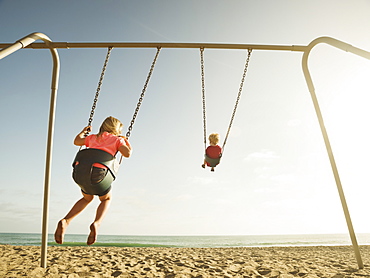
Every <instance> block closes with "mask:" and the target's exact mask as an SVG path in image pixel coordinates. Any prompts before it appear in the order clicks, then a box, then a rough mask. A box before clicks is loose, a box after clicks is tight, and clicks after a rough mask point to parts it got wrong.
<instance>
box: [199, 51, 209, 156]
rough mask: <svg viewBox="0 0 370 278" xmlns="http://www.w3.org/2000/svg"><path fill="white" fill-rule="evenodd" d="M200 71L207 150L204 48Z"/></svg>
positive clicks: (201, 54) (201, 53)
mask: <svg viewBox="0 0 370 278" xmlns="http://www.w3.org/2000/svg"><path fill="white" fill-rule="evenodd" d="M200 69H201V76H202V99H203V133H204V149H206V148H207V126H206V123H207V118H206V94H205V85H204V47H201V48H200Z"/></svg>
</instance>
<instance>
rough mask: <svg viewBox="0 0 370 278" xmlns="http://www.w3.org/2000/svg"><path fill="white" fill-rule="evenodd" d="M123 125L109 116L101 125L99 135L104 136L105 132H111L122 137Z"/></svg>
mask: <svg viewBox="0 0 370 278" xmlns="http://www.w3.org/2000/svg"><path fill="white" fill-rule="evenodd" d="M122 127H123V124H122V123H121V122H120V120H118V119H116V118H114V117H112V116H109V117H108V118H106V119H105V120H104V122H103V123H102V124H101V126H100V129H99V133H98V136H99V135H102V134H103V133H104V132H109V133H111V134H113V135H116V136H118V135H120V134H121V131H122Z"/></svg>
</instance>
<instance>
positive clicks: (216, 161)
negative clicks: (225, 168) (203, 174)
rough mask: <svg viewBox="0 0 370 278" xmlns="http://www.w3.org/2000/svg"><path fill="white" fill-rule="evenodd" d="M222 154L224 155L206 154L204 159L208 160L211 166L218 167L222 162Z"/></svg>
mask: <svg viewBox="0 0 370 278" xmlns="http://www.w3.org/2000/svg"><path fill="white" fill-rule="evenodd" d="M221 156H222V155H221V154H220V156H219V157H217V158H210V157H209V156H208V155H206V154H205V155H204V160H205V161H206V162H208V164H209V167H216V166H217V165H218V164H220V160H221Z"/></svg>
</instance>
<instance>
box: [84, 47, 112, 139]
mask: <svg viewBox="0 0 370 278" xmlns="http://www.w3.org/2000/svg"><path fill="white" fill-rule="evenodd" d="M112 49H113V46H110V47H108V52H107V56H106V57H105V61H104V65H103V69H102V72H101V74H100V79H99V83H98V87H97V89H96V93H95V98H94V102H93V105H92V107H91V112H90V118H89V121H88V126H91V123H92V121H93V117H94V112H95V108H96V104H97V102H98V98H99V93H100V88H101V85H102V84H103V79H104V74H105V70H106V69H107V65H108V61H109V57H110V53H111V51H112ZM87 134H89V132H87V133H86V135H87Z"/></svg>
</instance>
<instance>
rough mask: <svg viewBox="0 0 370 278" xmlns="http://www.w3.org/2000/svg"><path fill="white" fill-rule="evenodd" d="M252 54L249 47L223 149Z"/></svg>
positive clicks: (223, 146)
mask: <svg viewBox="0 0 370 278" xmlns="http://www.w3.org/2000/svg"><path fill="white" fill-rule="evenodd" d="M251 54H252V49H248V55H247V58H246V60H245V66H244V71H243V76H242V79H241V81H240V86H239V92H238V97H237V98H236V102H235V106H234V110H233V113H232V115H231V120H230V124H229V128H228V129H227V133H226V136H225V140H224V143H223V145H222V149H224V148H225V145H226V141H227V138H228V137H229V133H230V130H231V126H232V124H233V121H234V117H235V113H236V109H237V108H238V104H239V100H240V96H241V94H242V91H243V85H244V80H245V77H246V75H247V70H248V65H249V60H250V57H251Z"/></svg>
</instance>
